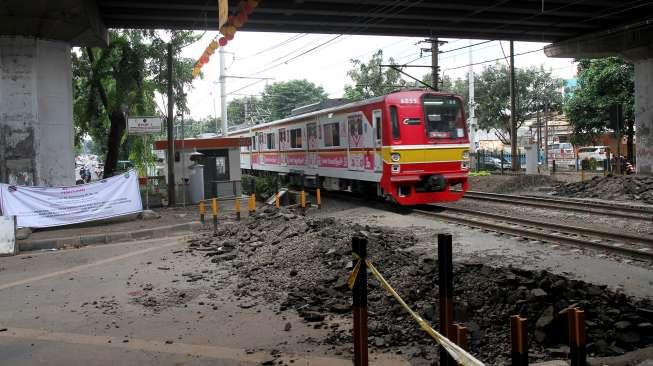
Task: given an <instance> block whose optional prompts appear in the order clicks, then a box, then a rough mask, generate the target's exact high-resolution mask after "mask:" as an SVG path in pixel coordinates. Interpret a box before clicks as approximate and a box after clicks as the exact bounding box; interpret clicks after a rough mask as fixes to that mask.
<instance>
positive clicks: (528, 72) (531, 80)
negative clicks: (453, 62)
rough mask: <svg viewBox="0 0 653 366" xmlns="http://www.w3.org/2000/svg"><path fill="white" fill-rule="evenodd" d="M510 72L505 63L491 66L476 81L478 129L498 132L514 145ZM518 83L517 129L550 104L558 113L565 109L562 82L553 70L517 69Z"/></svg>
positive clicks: (503, 139)
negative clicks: (561, 91)
mask: <svg viewBox="0 0 653 366" xmlns="http://www.w3.org/2000/svg"><path fill="white" fill-rule="evenodd" d="M509 72H510V71H509V68H508V66H506V65H505V64H496V65H491V66H488V67H486V68H485V69H484V70H483V72H482V73H481V74H480V75H479V76H478V80H475V88H476V90H475V102H476V117H477V118H478V127H479V128H480V129H483V130H486V131H489V130H492V129H493V130H495V131H496V132H497V135H498V136H499V138H501V140H502V142H503V143H505V144H509V143H510V75H509ZM515 84H516V85H515V87H516V104H517V105H516V109H517V111H516V114H515V120H516V121H517V128H519V127H521V126H522V125H523V124H524V122H525V121H526V120H527V119H529V118H532V117H533V116H534V114H535V113H537V111H538V110H542V109H543V108H544V106H546V105H548V106H549V107H550V110H558V109H560V108H561V106H562V94H561V93H560V87H561V86H562V80H560V79H555V78H553V76H552V75H551V72H550V71H546V70H544V69H543V68H541V67H540V68H535V67H532V68H528V69H516V70H515Z"/></svg>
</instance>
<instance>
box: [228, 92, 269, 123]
mask: <svg viewBox="0 0 653 366" xmlns="http://www.w3.org/2000/svg"><path fill="white" fill-rule="evenodd" d="M227 116H228V119H227V120H228V121H229V125H231V126H234V125H242V124H258V123H261V122H264V121H269V120H270V110H269V109H268V108H266V107H265V106H264V105H263V100H262V98H259V97H256V96H248V97H242V98H236V99H233V100H231V101H230V102H229V103H228V104H227Z"/></svg>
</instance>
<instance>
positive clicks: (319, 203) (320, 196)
mask: <svg viewBox="0 0 653 366" xmlns="http://www.w3.org/2000/svg"><path fill="white" fill-rule="evenodd" d="M315 195H316V196H317V208H318V209H320V208H322V194H321V192H320V189H319V188H318V189H317V191H316V192H315Z"/></svg>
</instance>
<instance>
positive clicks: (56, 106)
mask: <svg viewBox="0 0 653 366" xmlns="http://www.w3.org/2000/svg"><path fill="white" fill-rule="evenodd" d="M72 105H73V99H72V63H71V44H70V43H69V42H66V41H50V40H44V39H39V38H35V37H24V36H11V35H9V36H0V182H2V183H10V184H18V185H40V186H54V185H73V184H74V183H75V173H74V156H73V111H72V109H73V108H72Z"/></svg>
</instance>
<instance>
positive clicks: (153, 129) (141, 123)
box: [127, 116, 163, 210]
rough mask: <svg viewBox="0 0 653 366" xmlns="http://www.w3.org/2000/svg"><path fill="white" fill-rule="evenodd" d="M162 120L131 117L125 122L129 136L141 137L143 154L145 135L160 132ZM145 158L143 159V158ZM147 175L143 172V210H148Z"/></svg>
mask: <svg viewBox="0 0 653 366" xmlns="http://www.w3.org/2000/svg"><path fill="white" fill-rule="evenodd" d="M162 125H163V120H162V118H161V117H156V116H152V117H132V118H129V119H128V120H127V133H129V134H130V135H142V136H143V153H145V146H146V145H147V140H146V137H147V135H150V134H153V133H157V132H161V126H162ZM143 158H145V157H143ZM147 176H148V174H147V172H145V208H146V209H148V210H149V209H150V189H149V188H150V180H149V179H148V178H147Z"/></svg>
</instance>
